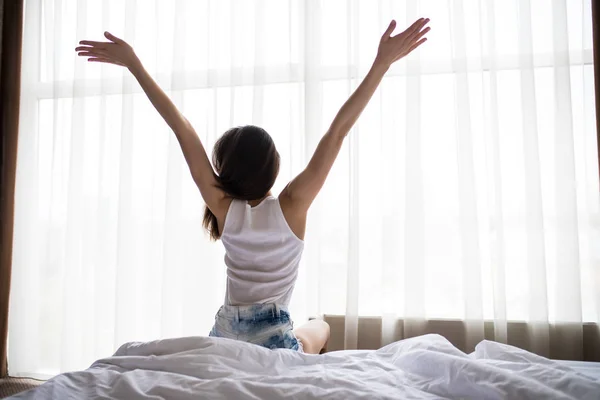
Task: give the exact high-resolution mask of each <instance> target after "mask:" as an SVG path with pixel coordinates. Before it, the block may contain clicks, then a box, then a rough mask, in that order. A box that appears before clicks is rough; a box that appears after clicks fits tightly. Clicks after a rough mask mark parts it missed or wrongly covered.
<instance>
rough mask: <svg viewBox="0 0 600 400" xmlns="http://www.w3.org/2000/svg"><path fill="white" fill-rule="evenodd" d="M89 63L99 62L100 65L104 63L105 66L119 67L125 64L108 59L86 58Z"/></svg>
mask: <svg viewBox="0 0 600 400" xmlns="http://www.w3.org/2000/svg"><path fill="white" fill-rule="evenodd" d="M88 61H89V62H101V63H105V64H114V65H120V66H122V67H124V66H125V64H123V63H120V62H118V61H115V60H112V59H109V58H102V57H92V58H88Z"/></svg>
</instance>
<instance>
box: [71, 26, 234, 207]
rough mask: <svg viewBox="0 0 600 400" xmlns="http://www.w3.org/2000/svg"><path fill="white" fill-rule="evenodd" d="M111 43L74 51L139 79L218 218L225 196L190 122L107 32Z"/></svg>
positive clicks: (128, 48) (86, 44)
mask: <svg viewBox="0 0 600 400" xmlns="http://www.w3.org/2000/svg"><path fill="white" fill-rule="evenodd" d="M104 35H105V36H106V38H107V39H109V40H110V42H93V41H88V40H83V41H81V42H80V44H81V45H82V46H79V47H77V48H76V49H75V50H76V51H78V52H79V55H80V56H84V57H89V59H88V61H92V62H103V63H109V64H115V65H121V66H124V67H127V68H128V69H129V71H131V73H132V74H133V76H134V77H135V78H136V79H137V81H138V82H139V84H140V86H141V87H142V89H143V90H144V92H145V93H146V95H147V96H148V99H150V102H151V103H152V105H153V106H154V108H156V110H157V111H158V112H159V114H160V115H161V116H162V117H163V119H164V120H165V122H166V123H167V124H168V125H169V127H170V128H171V129H172V130H173V132H174V133H175V136H176V137H177V140H178V141H179V144H180V146H181V150H182V151H183V155H184V157H185V160H186V162H187V164H188V166H189V168H190V172H191V174H192V178H193V179H194V182H196V185H197V186H198V188H199V189H200V193H201V194H202V198H203V199H204V201H205V202H206V205H207V206H208V207H209V208H210V210H211V211H212V212H213V213H214V214H215V215H217V216H221V215H222V214H223V216H224V212H226V211H225V210H224V204H223V203H224V202H223V200H224V198H225V194H224V193H223V191H221V190H220V189H219V188H218V186H217V180H216V176H215V173H214V171H213V168H212V165H211V163H210V159H209V158H208V155H207V154H206V150H205V149H204V146H203V145H202V142H201V141H200V138H199V137H198V135H197V134H196V131H195V130H194V128H193V127H192V125H191V124H190V123H189V121H188V120H187V119H186V118H185V117H184V116H183V115H182V114H181V112H179V110H178V109H177V107H175V104H173V102H172V101H171V99H170V98H169V96H167V94H166V93H165V92H164V91H163V90H162V89H161V88H160V87H159V86H158V84H157V83H156V82H155V81H154V79H152V77H151V76H150V74H149V73H148V71H146V70H145V69H144V66H143V65H142V63H141V62H140V60H139V59H138V57H137V56H136V55H135V52H134V51H133V49H132V48H131V46H129V45H128V44H127V43H126V42H125V41H123V40H121V39H119V38H117V37H116V36H114V35H112V34H110V33H108V32H105V34H104Z"/></svg>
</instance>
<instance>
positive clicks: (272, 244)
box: [221, 196, 304, 307]
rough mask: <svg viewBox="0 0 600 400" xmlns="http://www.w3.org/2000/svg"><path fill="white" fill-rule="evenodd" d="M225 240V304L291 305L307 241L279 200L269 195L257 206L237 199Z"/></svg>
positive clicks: (229, 216) (225, 227) (230, 215)
mask: <svg viewBox="0 0 600 400" xmlns="http://www.w3.org/2000/svg"><path fill="white" fill-rule="evenodd" d="M221 241H222V242H223V246H224V247H225V265H227V289H226V292H225V305H232V306H240V305H249V304H263V303H276V304H279V305H281V306H284V307H287V306H288V304H289V302H290V298H291V296H292V292H293V290H294V284H295V283H296V278H297V276H298V265H299V263H300V258H301V257H302V251H303V249H304V242H303V241H302V240H300V239H299V238H298V237H297V236H296V235H295V234H294V232H292V230H291V229H290V227H289V225H288V224H287V221H286V220H285V217H284V216H283V211H282V210H281V206H280V205H279V199H277V198H275V197H273V196H269V197H267V198H265V199H264V200H263V201H262V202H261V203H260V204H258V205H257V206H256V207H250V205H249V204H248V203H247V202H246V201H242V200H233V201H232V202H231V205H230V206H229V210H228V211H227V216H226V217H225V226H224V227H223V233H222V234H221Z"/></svg>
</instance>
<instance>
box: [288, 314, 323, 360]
mask: <svg viewBox="0 0 600 400" xmlns="http://www.w3.org/2000/svg"><path fill="white" fill-rule="evenodd" d="M294 334H295V335H296V337H297V338H298V339H300V341H301V342H302V346H303V347H304V352H305V353H307V354H319V353H320V352H321V350H322V349H323V348H325V345H326V344H327V341H328V340H329V324H328V323H327V322H325V321H322V320H320V319H313V320H312V321H308V322H307V323H306V324H304V325H302V326H301V327H299V328H297V329H294Z"/></svg>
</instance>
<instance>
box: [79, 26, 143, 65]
mask: <svg viewBox="0 0 600 400" xmlns="http://www.w3.org/2000/svg"><path fill="white" fill-rule="evenodd" d="M104 36H105V37H106V38H107V39H108V40H110V42H94V41H91V40H82V41H81V42H79V44H80V45H81V46H79V47H76V48H75V51H77V55H79V56H81V57H88V61H90V62H102V63H107V64H115V65H121V66H123V67H127V68H129V69H132V68H135V67H137V66H139V65H140V60H139V59H138V57H137V56H136V54H135V52H134V51H133V48H132V47H131V46H130V45H129V44H127V42H125V41H124V40H122V39H119V38H118V37H116V36H114V35H113V34H111V33H110V32H104Z"/></svg>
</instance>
